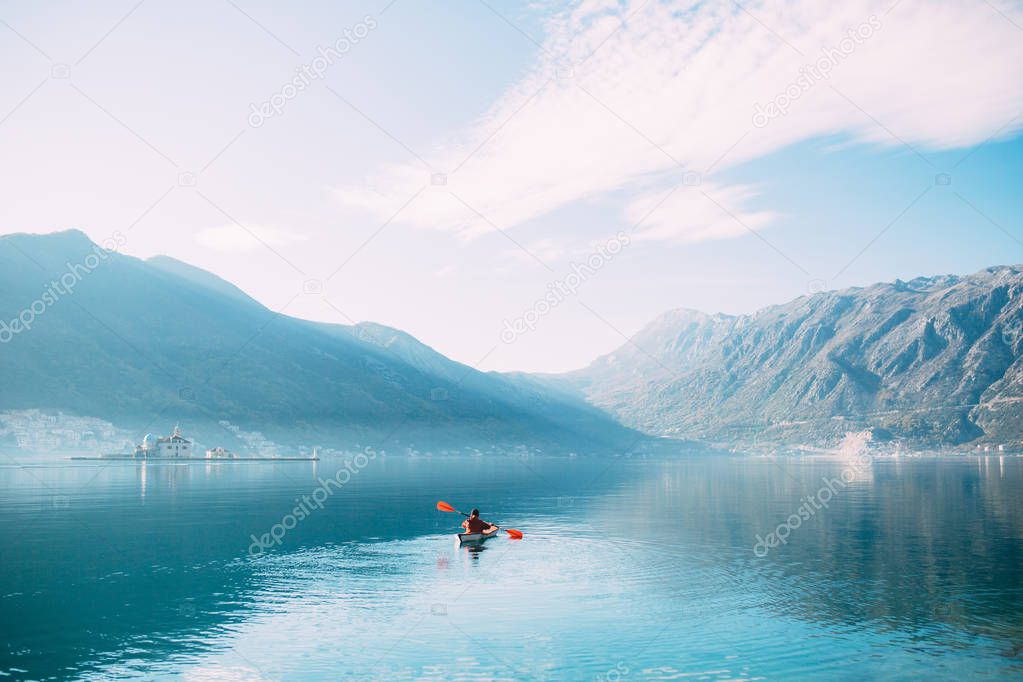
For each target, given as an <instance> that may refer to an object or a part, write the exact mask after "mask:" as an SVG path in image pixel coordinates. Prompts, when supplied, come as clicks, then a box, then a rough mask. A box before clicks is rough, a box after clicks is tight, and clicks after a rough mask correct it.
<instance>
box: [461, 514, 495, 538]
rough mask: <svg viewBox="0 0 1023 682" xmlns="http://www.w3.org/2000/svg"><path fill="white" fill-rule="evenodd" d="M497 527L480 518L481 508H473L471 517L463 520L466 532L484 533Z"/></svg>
mask: <svg viewBox="0 0 1023 682" xmlns="http://www.w3.org/2000/svg"><path fill="white" fill-rule="evenodd" d="M495 527H496V526H494V524H492V523H487V522H486V521H484V520H483V519H481V518H480V510H479V509H473V510H472V512H470V514H469V518H467V519H466V520H465V521H462V528H464V529H465V532H466V533H482V532H484V531H487V530H490V529H491V528H495Z"/></svg>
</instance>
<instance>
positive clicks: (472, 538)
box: [458, 526, 501, 545]
mask: <svg viewBox="0 0 1023 682" xmlns="http://www.w3.org/2000/svg"><path fill="white" fill-rule="evenodd" d="M500 530H501V529H500V528H498V527H497V526H494V527H493V528H490V529H488V530H485V531H483V532H482V533H459V534H458V542H459V543H461V544H463V545H464V544H467V543H471V542H483V541H485V540H488V539H490V538H492V537H496V536H497V534H498V532H500Z"/></svg>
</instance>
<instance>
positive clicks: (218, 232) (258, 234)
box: [195, 223, 306, 252]
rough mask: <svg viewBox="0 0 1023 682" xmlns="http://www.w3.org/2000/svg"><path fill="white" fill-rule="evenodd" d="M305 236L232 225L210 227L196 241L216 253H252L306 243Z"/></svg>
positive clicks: (256, 226) (270, 229) (277, 229)
mask: <svg viewBox="0 0 1023 682" xmlns="http://www.w3.org/2000/svg"><path fill="white" fill-rule="evenodd" d="M305 239H306V237H305V235H301V234H297V233H295V232H289V231H287V230H282V229H280V228H276V227H267V226H265V225H246V226H245V227H241V226H240V225H235V224H233V223H232V224H230V225H221V226H219V227H209V228H206V229H205V230H200V231H199V232H196V233H195V241H196V242H198V243H199V244H200V245H201V246H205V247H206V248H208V249H213V250H214V251H225V252H237V251H252V250H254V249H258V248H261V247H263V246H286V245H288V244H294V243H295V242H301V241H305Z"/></svg>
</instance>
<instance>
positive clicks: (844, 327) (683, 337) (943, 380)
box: [554, 266, 1023, 446]
mask: <svg viewBox="0 0 1023 682" xmlns="http://www.w3.org/2000/svg"><path fill="white" fill-rule="evenodd" d="M1021 356H1023V267H1021V266H1006V267H993V268H988V269H987V270H983V271H981V272H978V273H976V274H973V275H970V276H966V277H957V276H940V277H931V278H918V279H914V280H912V281H909V282H902V281H896V282H894V283H888V284H875V285H873V286H869V287H865V288H852V289H846V290H843V291H832V292H826V293H819V294H815V295H812V296H804V297H801V298H798V299H796V300H794V301H792V302H790V303H787V304H785V305H779V306H772V307H769V308H766V309H764V310H761V311H759V312H757V313H754V314H752V315H739V316H732V315H708V314H705V313H701V312H697V311H692V310H673V311H671V312H668V313H666V314H664V315H662V316H661V317H659V318H658V319H656V320H654V321H653V322H652V323H651V324H649V325H648V326H647V327H645V328H644V329H642V330H641V331H640V332H639V333H638V334H636V336H635V337H633V338H632V339H631V340H630V341H629V343H627V344H625V345H624V346H622V347H621V348H619V349H618V350H616V351H614V352H613V353H611V354H609V355H606V356H604V357H601V358H599V359H597V360H596V361H594V362H593V363H592V364H591V365H590V366H589V367H587V368H585V369H582V370H579V371H577V372H572V373H569V374H567V375H562V376H560V377H555V378H554V380H556V381H561V382H562V383H563V384H564V385H565V386H566V387H567V388H568V389H570V390H574V391H578V392H579V393H580V394H582V395H585V396H586V397H587V399H588V400H589V401H590V402H592V403H593V404H594V405H597V406H599V407H601V408H603V409H606V410H607V411H609V412H610V413H612V414H614V415H616V416H617V417H618V418H619V419H620V420H621V421H622V422H623V423H625V424H627V425H629V426H632V427H634V428H637V429H640V430H643V431H645V432H647V433H650V434H657V435H666V436H671V437H684V438H697V439H706V440H712V441H720V442H729V443H744V442H745V443H749V442H752V441H767V442H786V443H802V442H809V443H823V442H827V441H833V440H834V439H836V438H838V437H840V436H841V435H842V434H843V433H844V432H846V431H850V430H854V429H868V428H869V429H874V431H875V436H877V437H880V438H897V439H900V440H903V441H905V442H906V443H908V444H916V445H932V446H933V445H955V446H961V445H964V444H967V443H971V444H972V443H973V442H974V441H976V442H977V443H993V444H1001V443H1016V444H1020V443H1021V441H1023V357H1021Z"/></svg>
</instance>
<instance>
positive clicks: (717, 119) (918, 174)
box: [0, 0, 1023, 371]
mask: <svg viewBox="0 0 1023 682" xmlns="http://www.w3.org/2000/svg"><path fill="white" fill-rule="evenodd" d="M385 8H386V9H385ZM623 19H624V21H623ZM0 22H2V23H0V58H2V59H3V60H4V63H5V65H8V68H6V69H5V70H4V75H3V79H4V85H5V87H4V88H2V89H0V119H2V123H0V150H2V155H3V156H2V158H3V163H2V165H0V172H2V173H3V177H2V180H3V183H2V186H3V192H4V195H5V196H4V201H2V202H0V231H3V232H22V231H28V232H50V231H55V230H62V229H67V228H72V227H75V228H79V229H82V230H84V231H85V232H87V233H88V234H89V235H90V236H91V237H92V238H93V239H94V240H96V241H101V240H103V239H104V238H106V237H107V236H108V235H109V234H111V233H112V232H113V231H115V230H119V231H121V232H122V233H124V234H125V235H126V237H127V242H126V244H125V246H124V248H123V251H124V252H126V253H128V254H131V255H136V256H140V257H149V256H152V255H155V254H161V253H162V254H168V255H171V256H174V257H177V258H180V259H181V260H184V261H187V262H189V263H192V264H195V265H198V266H200V267H203V268H206V269H208V270H211V271H213V272H215V273H217V274H218V275H220V276H222V277H224V278H225V279H228V280H230V281H232V282H234V283H235V284H237V285H238V286H240V287H241V288H242V289H244V290H245V291H247V292H248V293H250V294H251V295H253V296H255V297H256V298H257V299H259V300H260V301H262V302H263V303H264V304H266V305H267V306H269V307H271V308H273V309H275V310H282V311H283V312H285V313H286V314H289V315H295V316H298V317H304V318H310V319H318V320H324V321H333V322H342V323H350V322H352V321H359V320H373V321H377V322H380V323H383V324H388V325H391V326H395V327H399V328H401V329H404V330H406V331H408V332H410V333H412V334H414V335H415V336H417V337H418V338H420V339H421V340H423V341H424V342H426V343H428V344H430V345H431V346H433V347H435V348H437V349H438V350H440V351H441V352H443V353H445V354H447V355H449V356H451V357H453V358H455V359H458V360H460V361H462V362H466V363H469V364H473V365H477V366H479V367H480V368H482V369H499V370H517V369H521V370H530V371H560V370H567V369H572V368H575V367H579V366H582V365H585V364H587V363H588V362H589V361H590V360H592V359H593V358H594V357H596V356H597V355H599V354H601V353H604V352H608V351H610V350H611V349H613V348H614V347H616V346H618V345H620V344H621V343H622V342H623V340H624V339H623V337H625V336H628V335H631V334H633V333H635V332H636V331H637V330H638V329H639V328H640V327H641V326H643V325H644V324H646V323H647V322H649V321H650V320H651V319H653V318H654V317H656V316H657V315H658V314H660V313H662V312H664V311H665V310H668V309H671V308H676V307H689V308H696V309H700V310H705V311H708V312H717V311H721V312H729V313H741V312H750V311H752V310H755V309H757V308H759V307H762V306H765V305H769V304H772V303H781V302H784V301H786V300H789V299H791V298H793V297H796V296H800V295H803V294H805V293H807V292H809V291H812V290H816V289H820V288H828V289H830V288H840V287H845V286H852V285H863V284H869V283H871V282H874V281H878V280H891V279H894V278H896V277H900V278H903V279H908V278H912V277H915V276H919V275H930V274H940V273H949V272H955V273H967V272H972V271H975V270H977V269H980V268H982V267H986V266H989V265H994V264H1002V263H1018V262H1023V226H1021V225H1020V217H1021V215H1023V198H1021V195H1020V191H1019V188H1020V187H1019V182H1020V178H1021V177H1023V172H1021V171H1023V153H1021V152H1023V141H1021V139H1020V136H1019V134H1018V132H1019V129H1020V126H1021V125H1023V82H1021V80H1020V79H1019V77H1018V74H1019V67H1020V66H1021V64H1023V28H1021V26H1023V10H1021V8H1020V5H1019V4H1018V3H1009V2H1005V1H1004V0H992V3H990V4H985V3H981V4H976V3H959V2H916V1H914V2H909V0H905V2H896V3H894V4H893V3H892V2H883V3H871V2H860V1H856V2H850V3H843V5H842V6H841V7H827V6H826V5H823V4H822V3H811V2H796V1H793V2H787V3H780V2H771V1H766V0H765V1H764V2H759V3H752V2H751V3H744V4H742V5H741V6H740V5H737V4H735V3H697V4H692V3H685V2H674V1H669V0H651V2H646V3H644V2H623V3H618V2H605V1H603V0H586V1H585V2H579V3H545V2H540V3H511V2H503V3H499V4H498V3H494V2H492V1H491V0H488V2H487V3H484V2H481V1H478V2H469V1H466V2H458V3H422V2H413V1H412V0H396V1H395V2H393V3H391V4H390V5H388V4H387V2H344V3H325V2H321V3H316V2H313V3H303V4H302V5H301V6H300V7H296V6H290V5H286V4H283V3H269V2H255V1H242V0H232V1H231V2H228V1H227V0H219V1H213V2H202V3H200V2H182V3H170V2H166V1H164V0H144V1H143V2H141V3H139V2H138V0H132V1H130V2H103V3H97V4H95V5H94V6H89V7H86V6H84V5H80V4H73V3H31V4H29V3H24V4H22V5H16V6H5V7H3V8H0ZM849 30H853V31H857V32H858V33H857V40H855V41H851V40H850V41H845V38H846V36H847V35H848V31H849ZM353 31H354V32H355V33H354V34H353ZM360 34H361V35H360ZM346 35H348V36H353V35H355V39H353V40H350V42H349V43H347V47H346V51H345V52H344V54H343V55H341V56H340V57H338V58H337V59H335V60H334V63H331V64H328V65H327V67H326V68H325V69H324V70H323V77H322V78H316V79H311V80H309V86H308V87H307V88H305V89H303V90H302V91H301V92H297V93H296V94H294V97H288V98H284V99H283V100H280V98H279V101H281V102H282V106H281V107H280V113H279V114H275V115H273V116H270V117H268V118H266V120H265V121H264V122H263V123H262V125H259V126H258V127H254V126H253V125H251V117H250V114H251V112H252V107H253V106H254V105H255V106H256V107H257V108H258V106H259V105H260V104H261V103H263V102H265V101H268V100H270V98H271V97H273V96H274V95H279V94H281V93H282V92H283V87H284V85H285V84H286V83H287V82H288V81H289V80H290V79H292V78H294V77H295V76H296V73H297V70H298V69H301V68H302V67H307V68H309V67H312V65H313V63H314V59H315V58H316V56H317V47H323V46H329V45H334V44H336V41H338V39H339V38H343V37H345V36H346ZM843 41H845V42H843ZM349 48H350V49H349ZM827 55H831V56H830V57H828V56H827ZM821 59H824V60H826V62H827V64H825V65H826V66H827V67H828V68H829V73H828V75H827V77H820V78H818V77H817V76H815V75H813V74H812V73H811V72H808V71H807V70H806V69H807V67H808V66H814V65H817V66H818V67H819V65H821V64H822V63H823V62H821V61H820V60H821ZM808 73H809V74H810V75H807V74H808ZM801 77H802V79H803V80H802V82H801V81H800V78H801ZM786 91H788V92H789V93H790V94H791V93H795V96H792V97H788V100H789V101H788V103H787V105H786V107H785V109H786V113H784V114H782V115H777V116H772V117H771V118H769V120H767V121H766V124H765V125H757V123H764V121H763V120H762V119H761V120H759V121H756V120H755V119H754V112H755V111H757V110H758V109H757V107H758V106H759V107H761V109H760V110H761V111H762V110H763V108H762V107H764V106H767V105H768V104H769V103H770V102H772V101H773V102H779V100H778V97H779V95H782V94H784V93H786ZM437 174H443V175H444V176H445V184H443V185H436V184H432V183H433V182H434V181H433V176H435V175H437ZM939 176H941V177H942V179H941V180H940V181H939V180H938V177H939ZM945 176H947V183H948V184H946V179H945ZM193 178H194V179H195V182H194V184H193V182H192V179H193ZM673 188H674V191H673ZM655 207H656V208H655ZM651 209H654V210H653V211H652V212H651ZM619 232H623V233H624V234H627V235H628V236H629V244H628V245H627V246H626V247H625V248H623V249H622V250H621V252H620V253H618V254H617V255H615V256H614V257H613V258H608V259H606V262H603V264H602V265H601V267H599V268H598V269H597V270H596V271H595V272H594V273H593V274H592V276H589V277H587V278H586V280H585V281H583V282H582V283H581V284H579V286H578V287H576V288H574V291H575V293H573V294H571V295H570V296H568V297H566V298H565V300H564V302H562V303H560V304H559V305H557V306H555V307H554V308H553V309H551V310H550V311H549V312H546V313H544V314H542V315H540V316H539V317H538V319H537V320H536V322H535V324H534V325H533V326H534V327H535V328H534V329H533V330H531V331H529V332H528V333H523V334H520V335H518V336H517V338H515V339H514V340H513V341H512V342H507V339H505V340H502V338H501V331H502V329H503V328H504V323H505V321H508V320H515V319H518V318H520V317H522V316H523V315H524V314H525V313H526V312H527V311H530V310H533V311H535V310H536V309H537V302H538V301H539V300H540V299H542V298H543V297H544V295H545V294H546V293H547V292H548V291H549V290H550V287H551V286H552V283H556V282H563V281H564V280H565V278H566V276H567V275H568V273H570V272H572V266H573V264H574V263H576V264H577V263H582V262H584V261H586V260H587V258H589V257H590V256H591V255H592V254H593V253H595V251H594V247H595V245H597V244H607V243H608V240H611V239H616V237H615V235H616V234H618V233H619ZM338 268H340V269H338ZM310 282H312V283H313V284H310ZM201 331H202V330H196V333H201Z"/></svg>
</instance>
